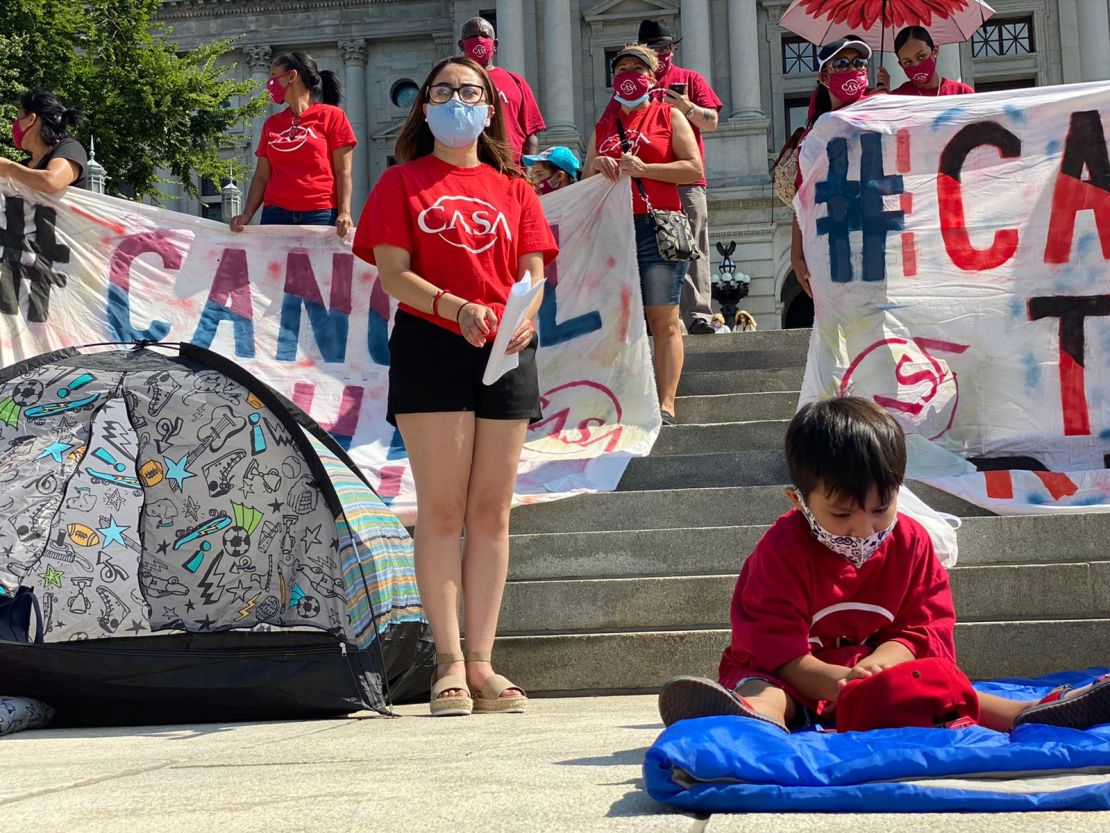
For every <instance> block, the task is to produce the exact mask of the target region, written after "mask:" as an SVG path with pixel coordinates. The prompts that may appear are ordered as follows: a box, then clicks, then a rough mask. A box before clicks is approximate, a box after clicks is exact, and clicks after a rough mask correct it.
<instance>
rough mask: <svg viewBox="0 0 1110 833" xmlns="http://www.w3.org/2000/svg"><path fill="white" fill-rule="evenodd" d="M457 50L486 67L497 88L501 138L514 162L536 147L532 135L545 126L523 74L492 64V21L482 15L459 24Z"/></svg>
mask: <svg viewBox="0 0 1110 833" xmlns="http://www.w3.org/2000/svg"><path fill="white" fill-rule="evenodd" d="M459 49H461V50H462V51H463V54H464V55H466V57H468V58H473V59H474V60H475V61H477V62H478V63H480V64H481V65H482V66H484V67H485V68H486V71H487V72H488V73H489V77H490V79H491V80H492V81H493V86H495V87H496V88H497V97H498V98H499V99H501V101H500V104H501V116H502V118H503V119H504V120H505V138H506V139H508V141H509V146H510V147H511V148H512V149H513V155H514V157H515V158H516V160H517V162H519V161H520V157H521V155H523V154H525V153H527V154H529V155H534V154H535V153H536V152H537V151H538V150H539V149H540V143H539V139H537V138H536V134H537V133H539V132H540V131H541V130H543V129H544V128H545V127H547V125H546V124H544V121H543V115H542V114H541V113H540V108H539V105H538V104H536V97H535V96H534V95H533V94H532V88H531V87H529V86H528V82H527V81H525V80H524V76H522V75H517V74H516V73H515V72H509V71H508V70H507V69H502V68H501V67H497V66H494V65H493V56H494V55H495V54H496V53H497V35H496V34H495V33H494V31H493V24H492V23H490V22H489V21H488V20H486V19H485V18H484V17H472V18H470V20H468V21H466V23H464V24H463V28H462V38H461V39H460V40H459Z"/></svg>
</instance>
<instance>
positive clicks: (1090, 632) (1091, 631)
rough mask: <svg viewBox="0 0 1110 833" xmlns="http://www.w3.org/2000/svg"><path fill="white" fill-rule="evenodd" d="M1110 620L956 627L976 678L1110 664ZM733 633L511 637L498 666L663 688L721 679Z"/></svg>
mask: <svg viewBox="0 0 1110 833" xmlns="http://www.w3.org/2000/svg"><path fill="white" fill-rule="evenodd" d="M1107 634H1110V619H1108V618H1103V619H1062V620H1054V621H1039V620H1022V621H1017V620H1012V621H1000V622H976V623H965V624H959V625H957V626H956V649H957V655H958V660H959V663H960V665H961V667H962V668H963V669H964V670H965V672H966V673H967V674H968V675H969V676H970V677H972V678H974V679H990V678H993V677H1009V676H1020V677H1032V676H1038V675H1040V674H1048V673H1050V672H1052V671H1058V670H1060V669H1062V668H1088V667H1091V666H1094V665H1097V664H1100V663H1101V664H1103V665H1105V657H1106V653H1105V649H1104V648H1103V646H1104V645H1105V644H1106V637H1107ZM728 640H729V631H728V630H727V629H721V628H708V629H702V630H651V629H645V630H640V631H630V632H622V633H575V634H558V635H531V636H506V637H500V638H499V639H498V640H497V664H498V668H499V669H500V670H501V671H502V673H504V674H505V675H506V676H508V677H509V678H510V679H515V680H520V681H522V683H525V684H526V685H527V687H528V690H529V692H531V693H544V694H550V695H555V694H598V693H612V694H616V693H621V692H651V691H658V689H659V686H660V684H661V683H662V682H663V681H664V680H666V679H667V678H668V677H671V676H673V675H675V674H699V675H703V676H708V677H714V678H715V677H716V674H717V664H718V662H719V660H720V656H721V650H722V649H723V648H724V647H725V646H726V645H727V644H728Z"/></svg>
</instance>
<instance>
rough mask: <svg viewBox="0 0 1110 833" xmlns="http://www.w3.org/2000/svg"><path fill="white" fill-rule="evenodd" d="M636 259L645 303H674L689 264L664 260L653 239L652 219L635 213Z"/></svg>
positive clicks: (647, 305) (659, 304) (676, 300)
mask: <svg viewBox="0 0 1110 833" xmlns="http://www.w3.org/2000/svg"><path fill="white" fill-rule="evenodd" d="M636 261H637V263H638V264H639V267H640V292H641V294H642V295H643V297H644V306H645V307H661V306H677V305H678V302H679V300H680V299H681V297H682V280H683V278H685V277H686V270H687V269H688V268H689V266H690V264H688V263H687V262H686V261H681V262H675V261H671V260H663V258H662V257H661V256H660V255H659V243H658V242H657V241H656V239H655V223H654V222H653V221H652V219H651V217H650V216H649V215H647V214H637V215H636Z"/></svg>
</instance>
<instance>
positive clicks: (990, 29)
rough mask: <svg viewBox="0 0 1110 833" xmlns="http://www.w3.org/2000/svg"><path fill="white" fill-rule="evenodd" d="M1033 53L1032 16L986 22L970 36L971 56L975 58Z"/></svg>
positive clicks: (1034, 46) (1034, 45) (1034, 49)
mask: <svg viewBox="0 0 1110 833" xmlns="http://www.w3.org/2000/svg"><path fill="white" fill-rule="evenodd" d="M1035 51H1036V44H1035V42H1034V40H1033V16H1032V15H1027V16H1025V17H1009V18H1002V19H1000V20H999V19H995V20H988V21H987V22H986V23H984V24H983V25H982V26H980V27H979V28H978V29H976V30H975V34H974V35H972V36H971V54H972V57H975V58H1001V57H1004V56H1007V55H1029V54H1031V53H1033V52H1035Z"/></svg>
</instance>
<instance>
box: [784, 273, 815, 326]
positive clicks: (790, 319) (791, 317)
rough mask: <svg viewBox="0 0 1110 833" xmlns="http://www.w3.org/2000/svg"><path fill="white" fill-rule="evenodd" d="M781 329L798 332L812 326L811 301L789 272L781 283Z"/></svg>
mask: <svg viewBox="0 0 1110 833" xmlns="http://www.w3.org/2000/svg"><path fill="white" fill-rule="evenodd" d="M779 300H780V301H782V328H783V329H784V330H798V329H803V328H806V327H812V326H813V299H812V298H810V297H809V296H808V295H806V294H805V292H803V291H802V285H801V284H800V283H798V279H797V278H796V277H795V276H794V273H793V272H791V273H790V274H789V275H787V276H786V280H785V281H783V282H782V291H781V292H780V293H779Z"/></svg>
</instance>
